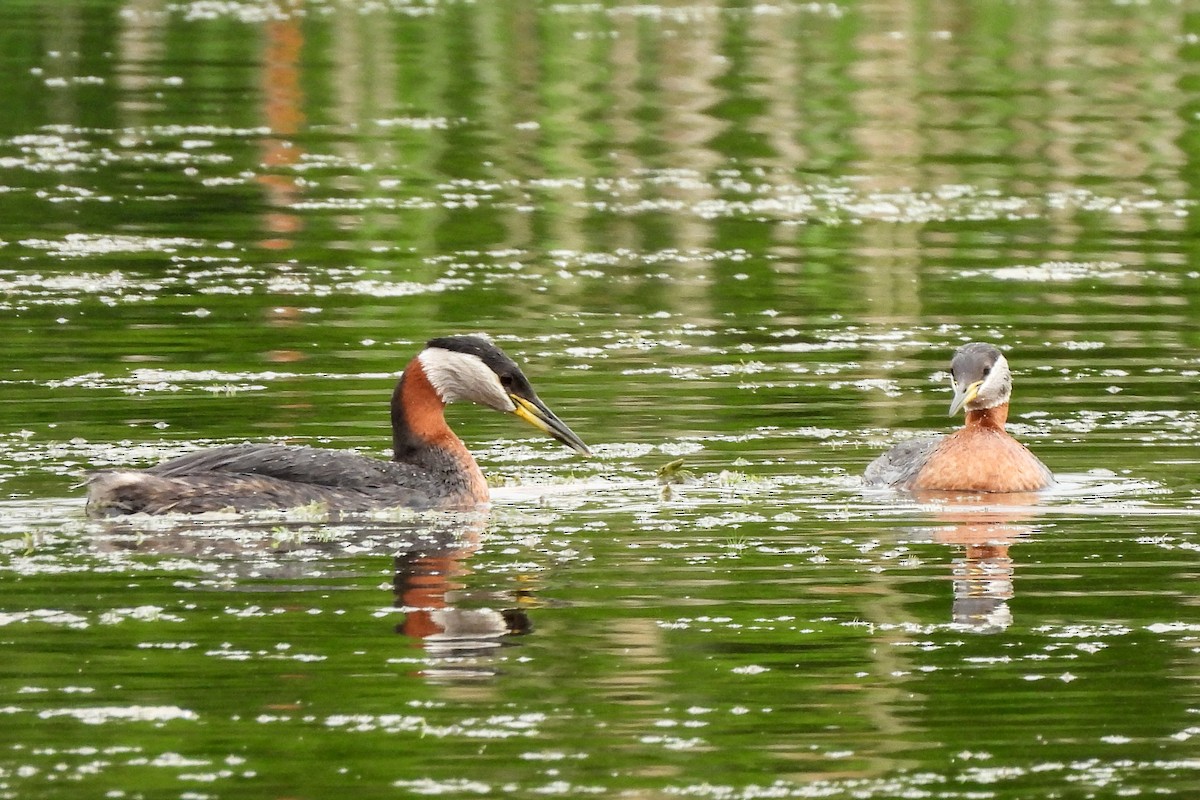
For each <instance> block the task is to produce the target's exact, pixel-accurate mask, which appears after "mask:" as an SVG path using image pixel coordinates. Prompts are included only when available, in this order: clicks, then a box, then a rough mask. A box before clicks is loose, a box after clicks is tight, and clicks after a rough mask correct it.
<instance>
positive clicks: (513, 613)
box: [392, 538, 533, 679]
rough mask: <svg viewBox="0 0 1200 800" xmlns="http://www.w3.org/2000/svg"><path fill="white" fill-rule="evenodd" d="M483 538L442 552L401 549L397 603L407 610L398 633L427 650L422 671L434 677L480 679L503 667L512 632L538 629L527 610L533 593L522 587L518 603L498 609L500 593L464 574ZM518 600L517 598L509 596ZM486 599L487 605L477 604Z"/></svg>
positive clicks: (397, 561)
mask: <svg viewBox="0 0 1200 800" xmlns="http://www.w3.org/2000/svg"><path fill="white" fill-rule="evenodd" d="M478 546H479V545H478V539H477V538H472V539H470V540H469V541H467V542H466V543H464V546H463V547H461V548H458V549H454V550H443V551H440V552H429V551H426V552H412V553H404V554H399V555H397V556H396V557H395V561H394V574H393V580H392V587H393V592H394V593H395V606H396V607H397V608H399V609H401V610H403V611H404V621H403V622H401V623H399V624H398V625H396V632H397V633H399V634H402V635H404V636H407V637H410V638H411V639H413V640H414V642H416V643H417V644H418V645H419V646H420V647H421V648H422V649H423V650H424V651H425V659H424V661H425V665H424V667H423V668H422V670H421V672H422V674H423V675H425V677H427V678H434V679H472V678H475V679H481V678H490V677H492V676H493V675H495V674H496V673H497V672H498V668H497V664H496V662H497V660H498V659H497V655H498V651H499V649H500V648H501V647H502V646H503V645H504V644H506V643H509V642H508V640H509V638H510V637H512V636H519V635H523V634H526V633H529V632H530V631H532V630H533V623H532V622H531V621H530V619H529V616H528V614H527V613H526V610H525V609H524V608H523V607H522V606H521V605H520V604H521V603H522V602H528V600H529V593H528V592H524V591H522V592H518V593H517V595H516V597H515V604H514V605H512V606H511V607H503V608H497V607H496V605H498V604H497V602H496V601H497V600H501V597H500V596H499V595H498V594H496V593H493V592H476V591H472V590H470V589H469V588H468V587H467V584H466V583H465V582H464V579H465V578H466V577H467V576H468V575H469V574H470V572H471V570H470V568H469V567H468V566H467V559H468V558H469V557H470V556H471V555H472V554H473V553H474V552H475V551H476V550H477V549H478ZM504 599H507V600H508V602H507V603H505V604H504V605H505V606H509V604H510V603H513V601H514V598H504ZM480 600H482V601H483V602H484V603H486V605H478V604H477V603H478V601H480Z"/></svg>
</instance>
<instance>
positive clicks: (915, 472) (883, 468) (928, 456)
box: [864, 342, 1054, 492]
mask: <svg viewBox="0 0 1200 800" xmlns="http://www.w3.org/2000/svg"><path fill="white" fill-rule="evenodd" d="M950 382H951V384H952V386H953V387H954V399H953V400H952V401H951V402H950V413H951V414H952V415H953V414H955V413H956V412H957V411H958V410H959V408H965V409H966V410H967V420H966V424H965V425H964V426H963V427H962V428H961V429H959V430H957V431H955V432H954V433H952V434H949V435H947V436H933V437H925V438H921V439H912V440H910V441H907V442H901V443H900V444H898V445H896V446H895V447H893V448H892V449H891V450H889V451H887V452H886V453H884V454H883V455H881V456H879V458H877V459H875V460H874V461H872V462H871V464H870V465H869V466H868V467H867V470H866V473H865V476H864V477H865V478H866V481H867V483H869V484H874V485H881V486H894V487H896V488H898V489H910V490H912V491H933V492H938V491H945V492H1031V491H1037V490H1038V489H1045V488H1046V487H1048V486H1050V485H1051V484H1053V483H1054V476H1053V475H1052V474H1051V473H1050V470H1049V469H1047V468H1046V465H1045V464H1043V463H1042V462H1041V461H1039V460H1038V458H1037V456H1035V455H1034V454H1033V453H1031V452H1029V449H1028V448H1027V447H1025V445H1023V444H1021V443H1020V442H1018V441H1017V440H1016V439H1014V438H1013V437H1012V436H1010V435H1009V434H1008V433H1007V432H1006V431H1005V430H1004V422H1005V420H1006V419H1007V418H1008V401H1009V398H1010V397H1011V395H1012V373H1011V372H1010V371H1009V369H1008V361H1007V359H1005V358H1004V354H1003V353H1001V352H1000V351H999V350H997V349H996V348H995V347H993V346H992V345H990V344H982V343H980V342H971V343H970V344H965V345H963V346H962V347H960V348H959V349H958V351H957V352H956V353H955V354H954V358H953V359H952V360H951V361H950Z"/></svg>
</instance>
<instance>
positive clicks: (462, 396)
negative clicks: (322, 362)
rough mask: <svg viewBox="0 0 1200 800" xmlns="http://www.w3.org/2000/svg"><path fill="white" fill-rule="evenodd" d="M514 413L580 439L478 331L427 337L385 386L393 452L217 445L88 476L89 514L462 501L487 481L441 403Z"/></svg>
mask: <svg viewBox="0 0 1200 800" xmlns="http://www.w3.org/2000/svg"><path fill="white" fill-rule="evenodd" d="M459 401H470V402H474V403H478V404H480V405H484V406H488V407H489V408H493V409H495V410H497V411H503V412H506V413H510V414H514V415H516V416H518V417H520V418H521V419H523V420H525V421H526V422H528V423H530V424H531V425H533V426H534V427H536V428H538V429H539V430H541V431H543V432H544V433H547V434H549V435H550V436H552V437H554V438H555V439H557V440H559V441H560V442H562V443H563V444H565V445H567V446H568V447H570V448H572V449H573V450H575V451H576V452H578V453H581V454H583V455H590V454H591V451H590V450H589V449H588V447H587V445H585V444H584V443H583V441H582V440H581V439H580V438H579V437H578V436H576V435H575V433H574V432H572V431H571V429H570V428H568V427H567V425H566V424H565V423H564V422H562V420H560V419H559V418H558V417H557V416H556V415H555V414H554V412H552V411H551V410H550V409H549V408H548V407H547V406H546V405H545V404H544V403H543V402H542V401H541V400H540V399H539V398H538V396H537V394H536V393H535V392H534V390H533V387H532V386H531V385H530V384H529V380H528V379H527V378H526V377H525V375H524V374H523V373H522V372H521V369H520V368H519V367H518V366H517V365H516V363H515V362H514V361H513V360H512V359H511V358H509V357H508V356H507V355H505V354H504V352H503V351H502V350H500V348H498V347H496V346H495V345H494V344H492V343H491V342H489V341H487V340H486V339H483V338H481V337H477V336H448V337H443V338H439V339H432V340H430V341H429V342H428V343H427V344H426V346H425V348H424V349H423V350H422V351H421V352H420V353H419V354H418V355H417V356H416V358H414V359H413V360H412V361H411V362H410V363H409V364H408V366H407V367H405V369H404V373H403V375H401V377H400V380H399V382H398V383H397V384H396V389H395V391H394V392H393V393H392V415H391V416H392V460H391V461H385V460H383V459H378V458H370V457H367V456H362V455H358V454H357V453H352V452H347V451H342V450H330V449H325V448H318V447H300V446H290V445H282V444H244V445H231V446H227V447H216V448H210V449H206V450H200V451H197V452H195V453H190V454H188V455H185V456H182V457H180V458H175V459H171V460H169V461H166V462H163V463H162V464H159V465H157V466H154V467H151V468H149V469H145V470H115V471H109V472H100V473H96V474H94V475H92V476H90V477H89V479H88V481H87V486H88V504H87V511H88V514H89V516H93V517H111V516H119V515H123V514H135V513H147V514H165V513H181V514H194V513H202V512H206V511H222V510H232V511H263V510H283V509H290V508H297V507H301V506H306V505H310V504H313V503H318V504H321V505H322V506H324V507H325V508H326V509H328V510H329V511H333V512H362V511H370V510H376V509H385V508H396V507H407V508H417V509H429V508H433V509H447V510H453V509H470V508H475V507H477V506H479V505H481V504H484V503H486V502H487V501H488V496H489V494H488V486H487V480H486V479H485V478H484V475H483V471H482V470H480V468H479V465H478V463H476V461H475V458H474V457H473V456H472V455H471V453H470V451H468V450H467V448H466V445H464V444H463V443H462V440H461V439H459V438H458V436H456V435H455V434H454V432H453V431H452V430H450V427H449V426H448V425H447V424H446V418H445V415H444V413H443V412H444V409H445V407H446V405H447V404H448V403H453V402H459Z"/></svg>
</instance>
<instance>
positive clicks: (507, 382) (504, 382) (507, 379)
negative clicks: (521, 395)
mask: <svg viewBox="0 0 1200 800" xmlns="http://www.w3.org/2000/svg"><path fill="white" fill-rule="evenodd" d="M500 385H501V386H503V387H504V388H505V389H511V388H512V387H513V376H512V375H501V376H500Z"/></svg>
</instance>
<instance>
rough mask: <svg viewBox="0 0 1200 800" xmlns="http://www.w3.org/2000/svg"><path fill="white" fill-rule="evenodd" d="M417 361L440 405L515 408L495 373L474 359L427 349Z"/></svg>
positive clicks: (506, 409) (507, 409)
mask: <svg viewBox="0 0 1200 800" xmlns="http://www.w3.org/2000/svg"><path fill="white" fill-rule="evenodd" d="M417 358H418V360H420V362H421V367H422V369H424V370H425V377H427V378H428V379H429V382H430V383H431V384H433V388H434V389H435V390H436V391H437V393H438V395H439V396H440V397H441V398H442V402H444V403H455V402H458V401H461V400H465V401H467V402H471V403H479V404H480V405H484V406H487V407H489V408H494V409H496V410H497V411H512V410H513V409H515V408H516V405H514V404H513V401H512V398H510V397H509V396H508V392H506V391H504V387H503V386H501V385H500V379H499V378H497V377H496V373H494V372H492V370H491V369H490V368H489V367H488V366H487V364H484V363H483V361H482V359H480V358H479V357H478V356H473V355H471V354H469V353H460V352H457V351H455V350H443V349H442V348H440V347H430V348H427V349H425V350H423V351H421V354H420V355H419V356H417Z"/></svg>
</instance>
